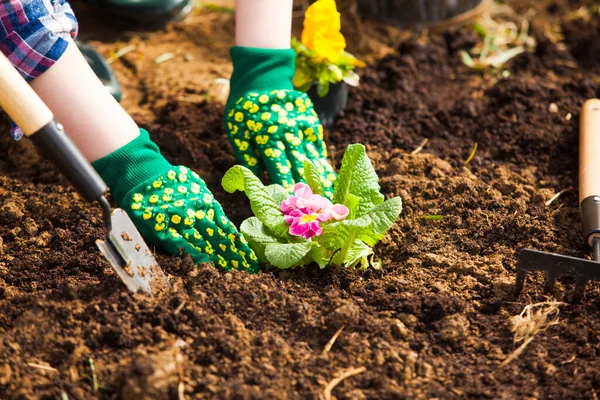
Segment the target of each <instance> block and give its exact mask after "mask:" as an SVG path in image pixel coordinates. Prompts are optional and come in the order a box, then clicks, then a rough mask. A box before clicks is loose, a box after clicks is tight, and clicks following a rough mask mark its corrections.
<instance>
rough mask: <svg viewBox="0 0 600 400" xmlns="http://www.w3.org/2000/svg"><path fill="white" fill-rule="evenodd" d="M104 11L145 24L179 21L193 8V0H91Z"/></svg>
mask: <svg viewBox="0 0 600 400" xmlns="http://www.w3.org/2000/svg"><path fill="white" fill-rule="evenodd" d="M90 1H91V3H92V4H94V5H96V6H97V8H98V9H99V10H101V11H103V12H106V13H108V14H111V15H114V16H116V17H118V18H122V19H126V20H129V21H134V22H137V23H145V24H157V25H159V24H165V23H167V22H171V21H178V20H181V19H183V18H185V16H186V15H187V14H189V13H190V11H191V10H192V9H193V0H90Z"/></svg>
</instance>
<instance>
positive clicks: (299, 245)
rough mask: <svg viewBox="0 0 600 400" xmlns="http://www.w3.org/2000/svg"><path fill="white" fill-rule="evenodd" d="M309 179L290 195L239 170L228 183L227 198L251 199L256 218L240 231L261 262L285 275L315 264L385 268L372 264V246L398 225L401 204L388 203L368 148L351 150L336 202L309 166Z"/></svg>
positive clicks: (233, 170)
mask: <svg viewBox="0 0 600 400" xmlns="http://www.w3.org/2000/svg"><path fill="white" fill-rule="evenodd" d="M304 178H305V180H306V183H298V184H297V185H296V186H295V187H294V188H293V194H290V193H288V191H287V190H286V189H284V188H283V187H282V186H280V185H270V186H264V185H263V184H262V182H261V181H260V179H258V178H257V177H256V176H255V175H254V174H253V173H252V172H251V171H250V170H249V169H247V168H245V167H242V166H239V165H238V166H235V167H233V168H231V169H230V170H229V171H227V173H226V174H225V176H224V177H223V188H224V189H225V190H226V191H227V192H229V193H233V192H235V191H237V190H239V191H243V192H245V193H246V196H248V198H249V199H250V206H251V207H252V212H253V213H254V217H251V218H248V219H247V220H245V221H244V222H243V223H242V225H241V227H240V230H241V232H242V233H243V234H244V236H245V237H246V239H247V240H248V242H249V243H250V246H251V247H252V249H253V250H254V251H255V252H256V255H257V256H258V257H259V259H260V260H261V261H262V262H265V263H269V264H271V265H273V266H275V267H277V268H282V269H287V268H293V267H297V266H302V265H306V264H310V263H313V262H315V263H317V264H318V265H319V266H320V267H321V268H325V267H326V266H328V265H335V266H345V267H350V268H360V269H366V268H368V267H369V266H372V267H374V268H380V264H379V263H378V262H375V261H373V246H375V244H376V243H377V242H379V241H380V240H381V239H382V238H383V236H384V235H385V233H386V232H387V231H388V230H389V229H390V228H391V227H392V225H393V224H394V223H395V222H396V219H397V218H398V216H399V215H400V213H401V211H402V200H401V199H400V197H394V198H392V199H389V200H387V201H384V196H383V195H382V194H381V192H380V189H381V188H380V186H379V183H378V180H379V179H378V177H377V174H376V173H375V170H374V169H373V165H372V164H371V161H370V160H369V158H368V157H367V154H366V151H365V147H364V146H363V145H361V144H354V145H350V146H348V148H347V149H346V152H345V153H344V158H343V160H342V167H341V170H340V174H339V176H338V178H337V180H336V184H335V190H334V193H333V201H331V200H329V199H327V198H326V197H324V190H323V184H322V183H321V180H320V178H319V172H318V170H317V167H315V165H314V164H312V163H311V162H310V161H309V160H306V161H305V163H304Z"/></svg>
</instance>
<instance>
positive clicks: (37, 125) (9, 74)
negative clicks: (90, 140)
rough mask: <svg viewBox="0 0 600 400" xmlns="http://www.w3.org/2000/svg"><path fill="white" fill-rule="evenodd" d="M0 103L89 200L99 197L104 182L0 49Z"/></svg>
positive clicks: (104, 187)
mask: <svg viewBox="0 0 600 400" xmlns="http://www.w3.org/2000/svg"><path fill="white" fill-rule="evenodd" d="M0 107H2V108H3V109H4V111H6V113H7V114H8V116H9V117H11V118H12V120H13V121H14V122H15V123H16V124H17V126H18V127H19V128H21V131H23V133H24V134H25V135H26V136H27V137H29V138H30V139H31V140H32V141H33V143H35V145H36V146H37V147H38V148H39V149H40V150H41V151H42V152H43V153H44V154H45V155H46V157H48V158H49V159H50V160H51V161H52V162H53V163H54V165H55V166H56V167H57V168H58V170H59V171H60V172H62V174H63V175H64V176H65V177H66V178H67V179H68V180H69V182H71V184H72V185H73V187H74V188H75V189H76V190H77V191H78V192H79V193H80V194H81V195H82V196H83V198H85V199H86V200H88V201H96V200H99V199H100V198H101V197H102V196H104V193H105V192H106V184H105V183H104V181H103V180H102V179H101V178H100V176H99V175H98V173H97V172H96V171H95V170H94V168H93V167H92V165H91V164H90V163H89V162H88V160H86V159H85V157H84V156H83V154H81V152H80V151H79V149H78V148H77V146H75V144H74V143H73V142H72V141H71V139H69V137H68V136H67V134H66V132H65V131H64V129H63V127H62V125H61V124H59V123H58V122H56V121H55V120H54V115H53V114H52V111H50V109H49V108H48V106H46V104H44V102H43V101H42V99H40V98H39V96H38V95H37V93H35V91H34V90H33V89H32V88H31V86H29V84H28V83H27V81H25V79H24V78H23V77H22V76H21V75H20V74H19V72H17V70H16V69H15V68H14V67H13V66H12V64H11V63H10V61H9V60H8V59H7V58H6V57H5V56H4V55H3V54H2V53H0Z"/></svg>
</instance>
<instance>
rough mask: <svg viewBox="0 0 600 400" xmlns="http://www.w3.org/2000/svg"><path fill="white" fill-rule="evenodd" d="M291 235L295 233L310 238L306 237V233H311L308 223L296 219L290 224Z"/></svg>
mask: <svg viewBox="0 0 600 400" xmlns="http://www.w3.org/2000/svg"><path fill="white" fill-rule="evenodd" d="M289 232H290V235H294V236H303V237H305V238H306V239H309V238H310V236H309V237H306V236H305V235H308V234H309V226H308V224H302V223H300V221H298V220H296V221H294V223H293V224H292V225H291V226H290V231H289Z"/></svg>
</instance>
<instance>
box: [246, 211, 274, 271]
mask: <svg viewBox="0 0 600 400" xmlns="http://www.w3.org/2000/svg"><path fill="white" fill-rule="evenodd" d="M240 232H242V234H243V235H244V237H245V238H246V240H247V241H248V243H249V244H250V247H251V248H252V250H254V252H255V253H256V255H257V257H258V258H259V259H260V261H262V262H267V257H266V256H265V248H266V247H267V245H268V244H271V243H284V242H283V241H282V239H281V238H278V237H275V236H274V235H273V233H272V232H270V231H269V229H268V228H267V227H266V226H265V225H264V224H263V223H262V222H260V220H259V219H258V218H256V217H250V218H248V219H247V220H245V221H244V222H242V225H241V226H240Z"/></svg>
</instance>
